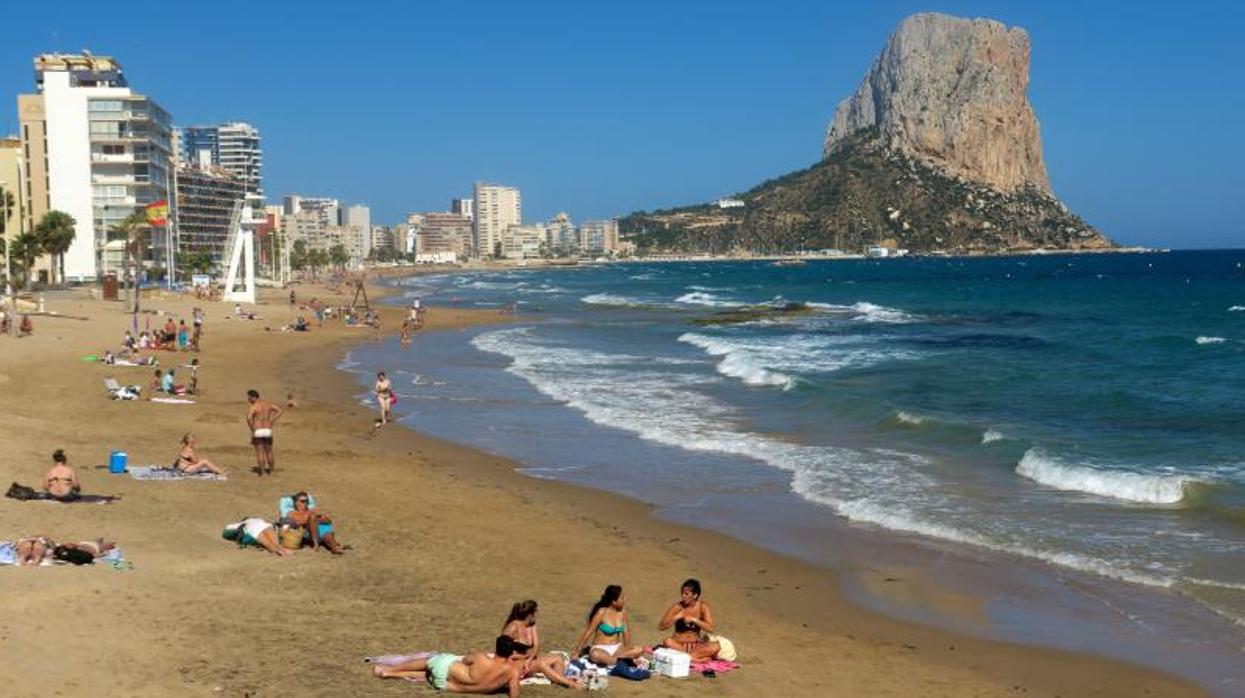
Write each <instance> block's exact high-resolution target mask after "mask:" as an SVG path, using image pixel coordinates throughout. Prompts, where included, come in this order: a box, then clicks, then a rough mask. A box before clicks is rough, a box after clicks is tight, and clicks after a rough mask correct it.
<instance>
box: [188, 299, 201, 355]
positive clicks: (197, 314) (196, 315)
mask: <svg viewBox="0 0 1245 698" xmlns="http://www.w3.org/2000/svg"><path fill="white" fill-rule="evenodd" d="M190 317H191V322H192V323H193V324H194V328H195V329H194V333H193V334H191V335H190V348H191V349H192V350H194V351H196V352H197V351H199V342H200V340H201V339H202V337H203V308H200V307H199V306H195V308H194V310H192V311H191V313H190Z"/></svg>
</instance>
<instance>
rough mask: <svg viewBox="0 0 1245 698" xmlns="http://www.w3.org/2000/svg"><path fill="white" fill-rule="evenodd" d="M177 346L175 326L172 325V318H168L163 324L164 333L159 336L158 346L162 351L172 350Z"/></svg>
mask: <svg viewBox="0 0 1245 698" xmlns="http://www.w3.org/2000/svg"><path fill="white" fill-rule="evenodd" d="M176 345H177V325H176V324H174V323H173V318H169V319H168V320H167V321H165V323H164V331H163V332H162V333H161V334H160V346H161V348H163V349H174V348H176Z"/></svg>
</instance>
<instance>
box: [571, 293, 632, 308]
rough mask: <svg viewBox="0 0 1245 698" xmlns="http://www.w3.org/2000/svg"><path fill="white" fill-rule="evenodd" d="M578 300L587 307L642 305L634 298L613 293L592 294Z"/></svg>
mask: <svg viewBox="0 0 1245 698" xmlns="http://www.w3.org/2000/svg"><path fill="white" fill-rule="evenodd" d="M579 300H580V301H582V302H584V303H587V304H588V305H611V306H617V307H625V306H638V305H643V303H642V302H640V301H638V300H636V299H634V298H628V297H626V296H618V295H615V294H613V293H594V294H592V295H590V296H584V297H583V298H580V299H579Z"/></svg>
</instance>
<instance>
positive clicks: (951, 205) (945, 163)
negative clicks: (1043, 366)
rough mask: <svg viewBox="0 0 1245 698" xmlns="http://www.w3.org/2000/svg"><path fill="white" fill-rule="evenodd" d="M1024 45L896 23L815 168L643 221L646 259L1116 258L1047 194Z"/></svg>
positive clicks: (961, 24)
mask: <svg viewBox="0 0 1245 698" xmlns="http://www.w3.org/2000/svg"><path fill="white" fill-rule="evenodd" d="M1028 85H1029V36H1028V34H1027V33H1026V32H1025V31H1024V30H1023V29H1020V28H1018V27H1010V28H1009V27H1007V26H1005V25H1003V24H1002V23H1000V22H997V21H994V20H989V19H964V18H959V17H951V16H948V15H943V14H935V13H922V14H917V15H912V16H910V17H908V18H906V19H904V20H903V21H902V22H901V23H900V24H899V27H898V28H897V29H896V30H895V32H894V33H893V34H892V35H891V37H890V39H889V40H888V41H887V42H886V45H885V46H884V47H883V49H882V52H881V54H879V56H878V57H877V59H876V60H875V61H874V62H873V65H872V66H871V67H870V68H869V71H868V73H867V74H866V75H865V77H864V80H862V81H861V84H860V86H859V87H858V88H857V89H856V91H855V92H854V93H853V94H852V95H851V96H849V97H847V98H846V99H844V100H843V101H842V102H840V103H839V105H838V108H837V109H836V110H835V113H834V118H833V120H832V121H831V122H830V125H829V127H828V128H827V129H826V134H825V138H824V140H823V142H822V160H821V161H820V162H818V163H817V164H815V165H813V166H812V167H809V168H807V169H804V170H800V171H798V172H793V173H790V174H787V175H784V176H782V177H778V178H776V179H771V180H769V181H767V182H764V183H762V184H760V185H759V186H757V187H755V188H753V189H751V190H749V191H747V192H745V193H743V194H739V195H737V196H736V197H733V198H735V199H737V200H739V201H742V202H743V205H742V206H738V205H735V206H728V207H723V206H720V205H719V204H718V203H717V202H714V203H709V204H702V205H696V206H688V207H682V208H676V209H668V210H662V211H654V212H651V213H646V212H639V213H634V214H631V215H629V216H627V217H625V218H624V219H623V221H622V231H623V233H624V234H625V235H628V236H630V237H631V239H633V240H634V241H635V242H636V243H637V244H638V245H639V246H640V249H644V250H649V251H659V250H671V251H676V250H677V251H697V252H711V253H718V254H726V253H732V252H754V253H769V254H775V253H786V252H793V251H797V250H814V249H825V248H834V249H839V250H843V251H845V252H859V251H860V250H862V249H863V248H865V247H868V246H871V245H881V246H884V247H890V248H902V249H908V250H912V251H916V252H929V251H946V252H955V253H971V252H1009V251H1024V250H1034V249H1050V250H1056V249H1057V250H1077V249H1095V250H1096V249H1106V248H1111V247H1114V243H1112V242H1111V241H1110V240H1109V239H1108V238H1107V237H1106V236H1104V235H1103V234H1102V233H1101V232H1099V231H1098V230H1096V229H1094V228H1093V227H1092V226H1090V225H1089V224H1087V223H1086V222H1085V221H1083V220H1082V219H1081V218H1080V217H1078V216H1077V215H1075V214H1073V213H1072V212H1070V211H1069V210H1068V208H1067V207H1066V206H1064V205H1063V203H1062V202H1060V201H1059V199H1058V198H1056V196H1055V195H1054V193H1053V191H1052V190H1051V187H1050V181H1049V178H1048V176H1047V173H1046V165H1045V161H1044V159H1043V157H1042V141H1041V134H1040V129H1039V126H1038V120H1037V116H1036V114H1035V113H1034V110H1033V107H1032V105H1030V103H1029V99H1028V95H1027V90H1028Z"/></svg>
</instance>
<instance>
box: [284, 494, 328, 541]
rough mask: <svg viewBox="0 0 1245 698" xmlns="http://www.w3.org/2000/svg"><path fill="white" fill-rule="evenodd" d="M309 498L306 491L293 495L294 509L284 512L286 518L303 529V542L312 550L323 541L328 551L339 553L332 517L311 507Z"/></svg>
mask: <svg viewBox="0 0 1245 698" xmlns="http://www.w3.org/2000/svg"><path fill="white" fill-rule="evenodd" d="M310 499H311V498H310V496H308V494H307V493H306V492H299V493H298V494H296V495H294V510H293V511H291V512H290V513H289V514H286V518H287V519H289V520H290V522H291V523H293V524H294V525H295V526H298V527H299V528H301V529H303V543H304V544H305V545H309V546H311V549H312V550H315V549H316V548H318V547H320V544H321V543H324V547H326V548H328V549H329V552H331V553H333V554H334V555H341V554H342V546H341V543H338V542H337V536H336V535H334V532H333V519H332V517H330V516H329V515H328V514H326V513H324V512H322V511H320V510H318V509H313V508H311V506H310Z"/></svg>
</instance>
